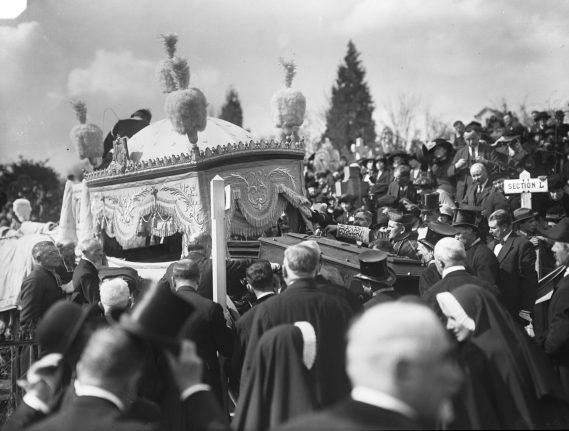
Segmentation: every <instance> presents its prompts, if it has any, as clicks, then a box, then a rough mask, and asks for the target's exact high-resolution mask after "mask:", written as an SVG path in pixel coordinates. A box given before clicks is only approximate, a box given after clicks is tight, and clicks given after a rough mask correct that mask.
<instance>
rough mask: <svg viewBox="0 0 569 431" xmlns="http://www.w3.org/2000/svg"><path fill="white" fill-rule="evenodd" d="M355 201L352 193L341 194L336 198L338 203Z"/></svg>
mask: <svg viewBox="0 0 569 431" xmlns="http://www.w3.org/2000/svg"><path fill="white" fill-rule="evenodd" d="M355 201H356V197H355V196H354V195H350V194H347V193H345V194H343V195H342V196H340V198H339V199H338V202H339V203H342V202H350V203H354V202H355Z"/></svg>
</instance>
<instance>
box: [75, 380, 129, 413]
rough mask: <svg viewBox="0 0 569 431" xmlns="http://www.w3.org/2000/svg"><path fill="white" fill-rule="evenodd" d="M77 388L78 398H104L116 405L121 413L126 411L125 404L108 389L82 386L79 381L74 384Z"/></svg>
mask: <svg viewBox="0 0 569 431" xmlns="http://www.w3.org/2000/svg"><path fill="white" fill-rule="evenodd" d="M73 386H74V388H75V394H76V395H77V396H78V397H96V398H102V399H104V400H107V401H109V402H110V403H112V404H114V405H115V406H116V407H117V409H119V410H120V411H123V410H124V403H123V402H122V401H121V400H120V398H119V397H117V396H116V395H115V394H113V393H112V392H109V391H107V390H106V389H103V388H99V387H98V386H91V385H82V384H81V383H80V382H79V380H75V381H74V382H73Z"/></svg>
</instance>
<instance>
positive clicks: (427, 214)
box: [419, 192, 440, 225]
mask: <svg viewBox="0 0 569 431" xmlns="http://www.w3.org/2000/svg"><path fill="white" fill-rule="evenodd" d="M439 196H440V195H439V193H438V192H427V193H421V194H420V195H419V208H420V210H421V222H422V223H423V224H424V225H426V224H427V223H429V222H432V221H436V220H437V219H438V218H439Z"/></svg>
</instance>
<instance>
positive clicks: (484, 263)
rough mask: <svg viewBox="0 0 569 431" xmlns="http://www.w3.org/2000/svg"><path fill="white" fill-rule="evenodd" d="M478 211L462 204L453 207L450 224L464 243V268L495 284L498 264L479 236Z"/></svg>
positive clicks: (457, 237)
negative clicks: (452, 216) (458, 206)
mask: <svg viewBox="0 0 569 431" xmlns="http://www.w3.org/2000/svg"><path fill="white" fill-rule="evenodd" d="M479 223H480V212H479V210H478V208H476V207H470V206H462V207H461V208H457V209H455V212H454V219H453V223H452V226H453V227H454V228H455V230H456V234H455V236H454V237H455V238H456V239H458V240H459V241H460V242H462V244H464V249H465V250H466V269H467V270H468V271H469V272H470V273H472V274H474V275H475V276H477V277H478V278H480V279H481V280H484V281H486V282H487V283H489V284H491V285H493V286H497V285H498V281H499V274H500V264H499V263H498V259H497V258H496V255H495V254H494V253H492V250H490V249H489V248H488V246H487V245H486V243H485V242H483V241H482V239H481V238H480V231H479V229H478V226H479Z"/></svg>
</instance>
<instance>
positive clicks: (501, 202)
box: [462, 163, 510, 218]
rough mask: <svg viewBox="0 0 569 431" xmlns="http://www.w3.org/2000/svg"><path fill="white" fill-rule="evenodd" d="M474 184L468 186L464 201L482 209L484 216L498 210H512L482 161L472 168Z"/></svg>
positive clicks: (471, 173)
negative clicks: (495, 188) (495, 186)
mask: <svg viewBox="0 0 569 431" xmlns="http://www.w3.org/2000/svg"><path fill="white" fill-rule="evenodd" d="M470 176H471V177H472V184H470V186H468V188H467V190H466V195H465V196H464V198H463V199H462V203H463V204H466V205H470V206H473V207H478V208H480V209H481V212H482V216H483V217H486V218H487V217H488V216H489V215H490V214H492V213H493V212H494V211H496V210H506V211H509V210H510V205H509V203H508V200H507V199H506V197H505V196H504V194H503V193H502V192H501V191H498V190H494V188H493V187H492V182H491V181H490V180H489V179H488V171H487V170H486V168H485V167H484V165H483V164H482V163H475V164H473V165H472V166H471V168H470Z"/></svg>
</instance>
